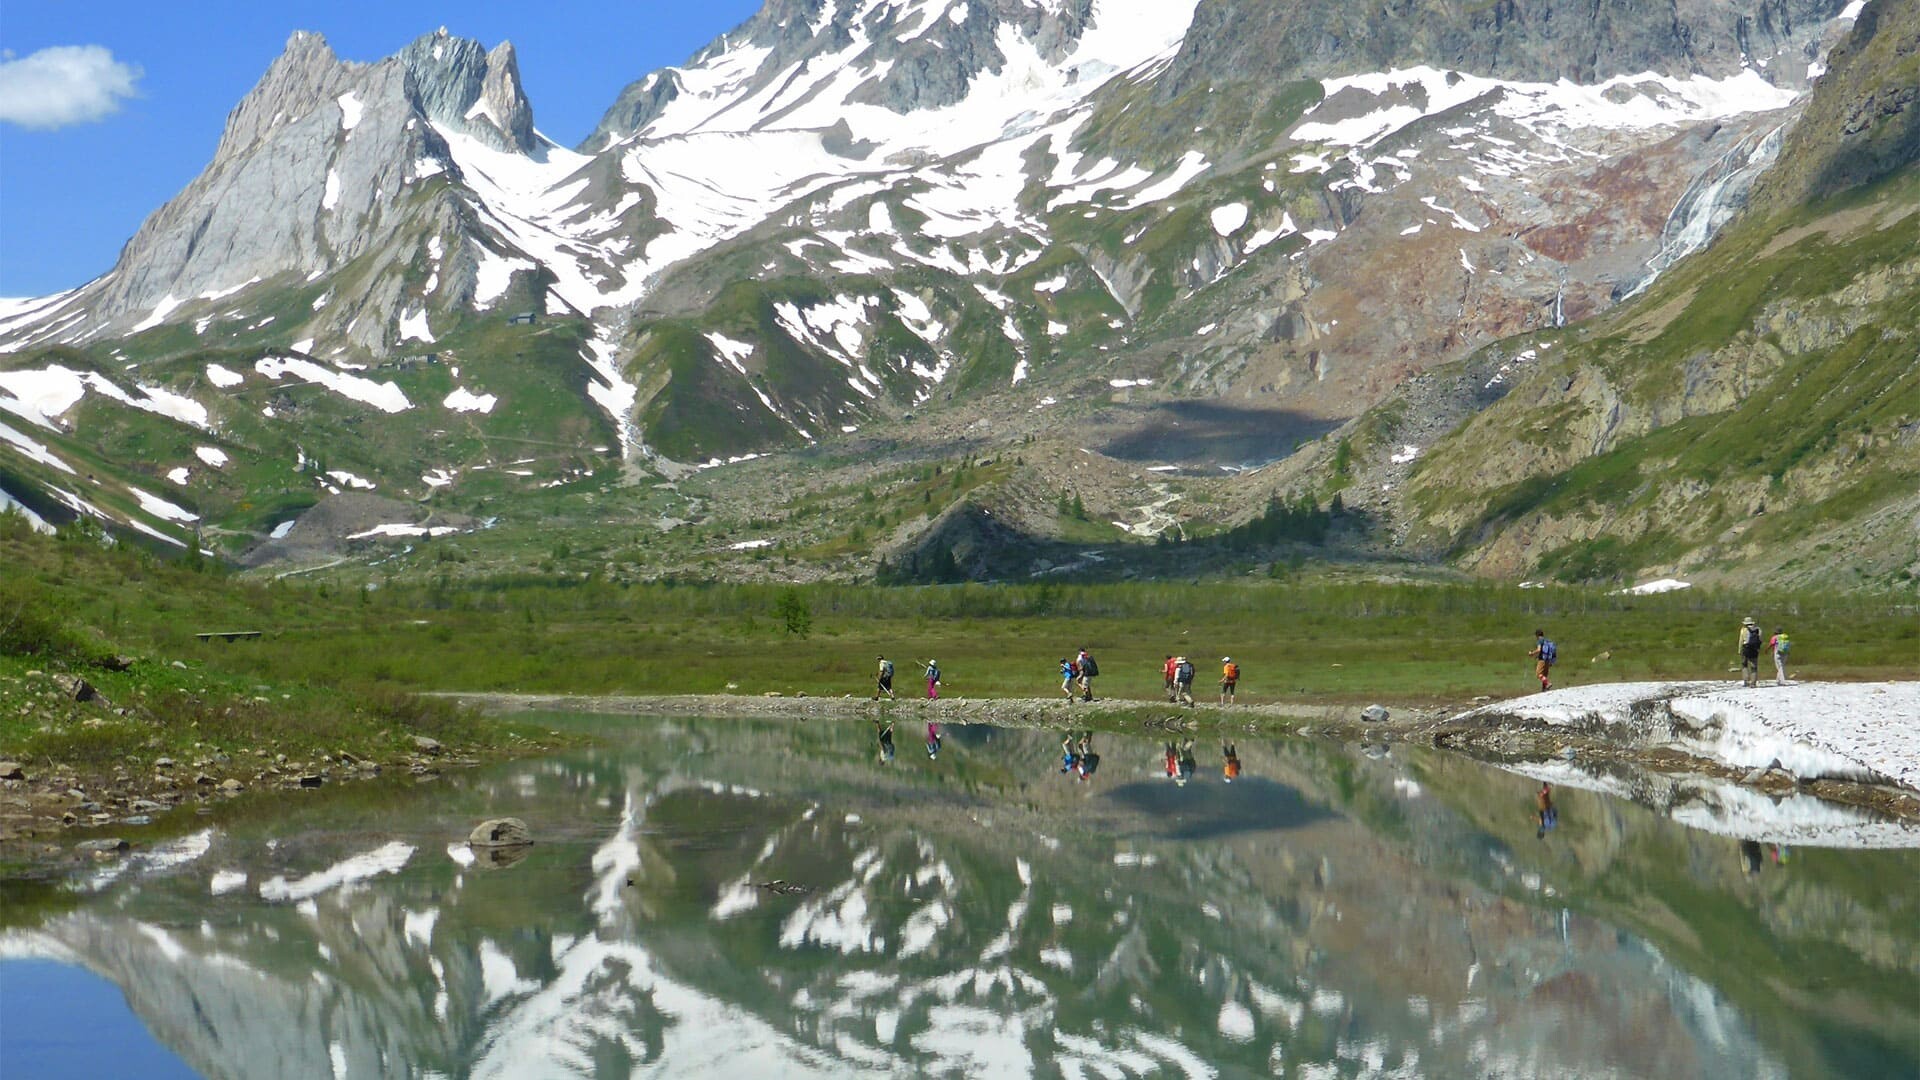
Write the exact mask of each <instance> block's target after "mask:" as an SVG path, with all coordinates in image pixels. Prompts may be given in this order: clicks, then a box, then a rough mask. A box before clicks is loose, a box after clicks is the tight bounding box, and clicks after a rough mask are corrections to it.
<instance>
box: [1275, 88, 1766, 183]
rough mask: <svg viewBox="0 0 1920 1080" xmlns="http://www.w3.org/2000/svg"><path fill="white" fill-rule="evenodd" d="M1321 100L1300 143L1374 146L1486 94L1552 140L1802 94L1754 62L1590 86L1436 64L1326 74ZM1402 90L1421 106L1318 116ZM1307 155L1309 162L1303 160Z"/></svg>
mask: <svg viewBox="0 0 1920 1080" xmlns="http://www.w3.org/2000/svg"><path fill="white" fill-rule="evenodd" d="M1321 86H1322V88H1323V89H1324V90H1325V92H1326V96H1325V98H1323V99H1322V104H1321V105H1319V106H1315V107H1314V108H1313V109H1309V110H1308V111H1307V114H1306V116H1307V118H1306V119H1304V120H1303V122H1302V123H1300V124H1299V125H1297V126H1296V127H1295V128H1294V129H1293V131H1292V132H1291V135H1292V137H1293V138H1294V139H1296V140H1298V141H1300V142H1307V143H1324V144H1326V145H1330V146H1351V147H1362V146H1370V145H1372V144H1374V143H1377V142H1379V141H1380V140H1381V139H1384V138H1386V137H1387V136H1388V135H1391V134H1393V133H1394V132H1396V131H1399V130H1401V129H1403V128H1405V127H1406V126H1407V125H1408V124H1411V123H1413V122H1415V121H1417V120H1420V119H1422V118H1424V117H1428V116H1433V115H1436V114H1438V113H1442V112H1445V111H1447V110H1449V109H1453V108H1457V107H1459V106H1461V105H1464V104H1466V103H1467V102H1470V101H1473V100H1475V99H1476V98H1480V97H1482V96H1486V97H1488V99H1489V101H1490V102H1491V103H1492V104H1491V108H1492V111H1493V112H1494V113H1495V114H1496V115H1499V116H1503V117H1506V118H1508V119H1510V120H1513V121H1515V122H1516V123H1518V124H1520V125H1521V126H1522V127H1525V128H1527V129H1528V130H1529V131H1532V132H1534V133H1535V134H1536V135H1541V136H1544V137H1546V138H1549V139H1553V138H1554V137H1556V136H1557V135H1558V134H1560V133H1563V132H1565V131H1566V130H1568V129H1588V128H1597V129H1601V130H1611V131H1626V130H1644V129H1648V128H1655V127H1663V126H1670V125H1681V124H1690V123H1697V122H1701V121H1707V120H1721V119H1726V118H1729V117H1733V116H1739V115H1743V114H1746V113H1754V112H1767V111H1770V110H1773V109H1781V108H1785V107H1786V106H1788V105H1791V104H1792V103H1793V101H1794V100H1795V98H1797V97H1798V96H1799V95H1798V94H1796V93H1795V92H1794V91H1792V90H1787V89H1783V88H1781V87H1777V86H1774V85H1773V84H1772V83H1769V82H1767V81H1766V79H1765V78H1764V77H1763V76H1761V75H1760V73H1759V72H1757V71H1754V70H1753V69H1751V68H1749V69H1746V70H1743V71H1742V72H1740V74H1738V75H1735V76H1732V77H1731V78H1725V79H1715V78H1711V77H1708V76H1705V75H1695V76H1692V77H1689V78H1685V79H1678V78H1672V77H1669V76H1665V75H1657V74H1654V73H1652V72H1645V73H1642V74H1638V75H1619V76H1615V77H1613V78H1611V79H1608V80H1606V81H1604V82H1601V83H1596V84H1593V85H1589V86H1582V85H1578V84H1575V83H1573V82H1571V81H1569V80H1565V79H1562V80H1561V81H1559V82H1556V83H1527V82H1505V81H1502V80H1499V79H1489V78H1485V77H1483V76H1478V75H1467V74H1463V73H1460V72H1453V71H1440V70H1436V69H1434V68H1431V67H1413V68H1404V69H1399V70H1394V71H1387V72H1372V73H1368V74H1363V75H1351V76H1346V77H1343V78H1337V79H1323V80H1321ZM1347 91H1353V92H1354V94H1368V95H1372V96H1373V97H1376V98H1380V97H1386V96H1388V95H1389V94H1397V95H1400V96H1401V97H1403V98H1404V99H1405V100H1406V101H1408V102H1412V101H1419V102H1421V104H1420V105H1417V106H1416V105H1413V104H1411V103H1408V104H1390V105H1385V106H1382V107H1381V108H1378V109H1374V110H1372V111H1370V112H1367V113H1364V114H1362V115H1359V116H1353V117H1349V118H1347V119H1344V120H1316V119H1312V117H1313V116H1314V115H1315V114H1316V113H1318V112H1320V110H1321V109H1322V108H1324V107H1325V103H1326V102H1328V101H1332V100H1333V99H1334V98H1336V97H1340V98H1342V99H1343V100H1350V99H1351V98H1352V97H1353V96H1354V94H1349V93H1346V92H1347ZM1302 158H1307V159H1308V161H1307V163H1306V165H1304V166H1303V165H1301V164H1300V162H1301V159H1302ZM1295 161H1296V167H1295V169H1294V171H1295V172H1303V171H1321V170H1319V169H1318V168H1317V167H1318V166H1319V165H1321V164H1324V161H1325V158H1324V156H1320V155H1315V156H1309V155H1299V156H1296V158H1295Z"/></svg>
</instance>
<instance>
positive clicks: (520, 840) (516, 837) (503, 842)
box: [467, 817, 533, 848]
mask: <svg viewBox="0 0 1920 1080" xmlns="http://www.w3.org/2000/svg"><path fill="white" fill-rule="evenodd" d="M467 843H468V844H470V845H471V846H473V847H477V848H494V847H523V846H525V845H527V844H531V843H533V831H532V830H530V829H528V828H527V823H526V822H524V821H521V820H520V819H519V818H514V817H503V818H490V819H488V820H486V821H483V822H481V823H480V824H478V825H475V826H474V827H473V834H472V835H471V836H469V837H467Z"/></svg>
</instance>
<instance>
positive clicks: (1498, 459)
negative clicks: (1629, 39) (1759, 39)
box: [1352, 5, 1920, 589]
mask: <svg viewBox="0 0 1920 1080" xmlns="http://www.w3.org/2000/svg"><path fill="white" fill-rule="evenodd" d="M1916 14H1917V13H1916V9H1915V8H1914V6H1913V5H1906V6H1904V7H1902V6H1894V5H1887V6H1885V7H1883V8H1882V9H1881V10H1879V11H1877V12H1876V11H1875V10H1874V8H1872V7H1869V8H1868V9H1867V11H1866V12H1865V13H1864V14H1863V15H1862V16H1861V19H1860V22H1859V24H1858V27H1857V29H1856V30H1855V31H1854V32H1853V34H1852V36H1851V37H1850V38H1848V40H1847V41H1846V43H1845V46H1844V47H1843V48H1836V50H1835V52H1834V54H1833V67H1832V69H1831V70H1830V71H1829V73H1828V74H1827V75H1826V76H1824V77H1823V78H1822V79H1821V80H1820V82H1819V84H1818V86H1817V87H1816V89H1815V91H1814V92H1813V95H1812V97H1811V99H1810V100H1809V101H1808V102H1807V105H1806V109H1805V112H1804V114H1803V115H1802V117H1801V119H1800V120H1799V122H1798V124H1797V125H1796V126H1794V127H1793V128H1791V129H1790V130H1789V131H1788V132H1786V133H1785V134H1784V136H1783V138H1782V142H1783V146H1782V149H1781V150H1780V153H1779V160H1780V164H1779V165H1778V166H1777V167H1776V169H1775V170H1774V171H1772V172H1769V173H1766V174H1765V176H1764V177H1763V179H1762V180H1761V186H1760V188H1759V190H1758V191H1757V193H1756V195H1755V198H1754V201H1753V203H1752V205H1751V207H1750V208H1749V209H1748V211H1747V212H1746V214H1745V215H1744V216H1743V217H1742V218H1741V219H1740V220H1739V221H1738V222H1737V223H1736V224H1735V225H1733V226H1731V227H1730V228H1729V229H1728V231H1727V232H1726V233H1725V234H1724V235H1722V236H1721V237H1720V238H1719V239H1718V240H1717V241H1715V243H1714V244H1713V246H1712V247H1710V248H1708V249H1707V250H1706V251H1705V252H1704V253H1702V254H1699V255H1696V256H1694V257H1693V258H1692V259H1689V260H1687V261H1684V262H1681V263H1679V264H1677V265H1676V266H1674V267H1673V268H1672V269H1671V270H1670V271H1668V272H1667V273H1666V274H1664V275H1663V276H1661V277H1660V278H1659V279H1658V280H1657V281H1655V282H1654V284H1653V285H1652V286H1651V287H1650V288H1648V289H1647V290H1646V292H1645V293H1644V294H1643V295H1641V296H1640V297H1638V298H1636V300H1635V302H1633V303H1631V304H1628V305H1626V306H1624V307H1622V308H1620V309H1619V310H1617V311H1615V312H1613V313H1610V314H1608V315H1606V316H1605V317H1603V318H1600V319H1597V320H1594V321H1593V322H1591V323H1590V324H1587V325H1585V326H1579V327H1570V328H1567V329H1566V330H1562V331H1553V332H1548V331H1542V332H1540V333H1537V334H1534V335H1531V336H1528V337H1525V338H1522V339H1518V340H1515V341H1512V342H1506V343H1502V344H1500V345H1498V346H1495V347H1493V348H1490V349H1488V350H1485V351H1484V352H1482V353H1480V354H1478V355H1476V356H1474V357H1472V358H1470V359H1468V360H1467V361H1465V362H1463V363H1462V364H1459V365H1451V366H1448V367H1446V368H1443V369H1442V370H1441V371H1439V372H1436V373H1435V378H1433V379H1430V380H1426V381H1424V382H1422V383H1421V384H1419V385H1415V386H1411V387H1409V388H1408V389H1407V390H1406V391H1404V392H1402V393H1400V394H1398V395H1396V396H1395V397H1394V398H1393V399H1392V400H1391V401H1390V402H1389V404H1388V405H1387V406H1385V407H1383V408H1382V409H1381V410H1379V411H1378V412H1376V413H1374V414H1371V415H1370V416H1369V417H1367V418H1363V420H1362V421H1360V422H1358V423H1357V424H1356V425H1355V427H1354V428H1353V435H1352V437H1353V438H1356V439H1361V440H1364V442H1365V444H1366V446H1367V447H1368V448H1369V451H1370V452H1371V453H1373V454H1375V455H1377V456H1376V457H1375V458H1374V461H1375V463H1376V464H1375V467H1374V469H1373V470H1372V471H1371V472H1369V473H1368V474H1367V480H1366V485H1367V486H1368V487H1369V488H1371V487H1384V489H1385V492H1386V493H1385V494H1381V495H1373V496H1369V497H1366V498H1365V500H1364V501H1366V502H1368V503H1370V504H1373V505H1376V506H1378V508H1379V509H1380V510H1381V511H1382V512H1383V513H1385V514H1386V515H1388V516H1389V517H1390V518H1392V519H1393V520H1394V522H1395V525H1394V528H1395V529H1396V530H1398V533H1399V540H1398V543H1399V544H1400V545H1402V546H1403V547H1405V548H1410V549H1413V550H1425V551H1428V552H1430V553H1453V554H1456V555H1457V556H1458V557H1459V558H1460V559H1461V561H1462V562H1463V563H1464V564H1465V565H1466V566H1469V567H1472V568H1475V569H1477V570H1479V571H1481V572H1483V573H1488V574H1493V575H1499V576H1524V575H1533V576H1543V575H1544V576H1560V577H1564V578H1567V579H1570V580H1603V581H1619V582H1623V583H1628V584H1631V583H1632V581H1633V580H1635V579H1644V578H1648V577H1654V576H1661V575H1679V576H1683V577H1689V578H1695V579H1702V580H1726V581H1750V580H1753V579H1754V578H1755V577H1756V576H1758V577H1760V578H1762V579H1764V580H1768V581H1773V582H1776V583H1783V582H1784V583H1800V584H1823V585H1832V584H1840V585H1845V586H1850V587H1858V586H1862V585H1867V586H1874V587H1892V588H1900V589H1905V588H1910V587H1911V586H1910V582H1911V580H1912V579H1913V577H1914V575H1916V574H1920V496H1917V495H1916V494H1915V491H1916V484H1917V483H1920V371H1916V369H1915V367H1914V365H1913V348H1914V342H1915V341H1920V322H1917V321H1916V312H1920V255H1916V252H1920V170H1917V169H1916V168H1915V165H1916V163H1917V162H1920V153H1916V151H1915V145H1914V143H1913V139H1912V131H1913V121H1912V108H1911V106H1910V104H1909V103H1910V102H1911V101H1912V100H1913V97H1912V94H1913V86H1914V81H1913V75H1912V66H1911V65H1912V59H1913V56H1914V52H1915V41H1916V37H1915V26H1916V22H1917V21H1920V19H1917V18H1916ZM1876 16H1877V17H1876ZM1454 425H1458V426H1457V427H1455V426H1454ZM1449 429H1451V430H1449ZM1409 444H1412V445H1417V448H1418V449H1419V451H1420V452H1419V456H1418V458H1417V460H1416V459H1408V460H1406V461H1401V462H1397V463H1389V462H1388V461H1387V460H1385V459H1386V457H1387V455H1388V454H1389V453H1397V452H1398V451H1395V450H1394V449H1393V448H1395V447H1400V446H1403V445H1409ZM1401 456H1402V457H1405V456H1406V455H1404V454H1402V455H1401Z"/></svg>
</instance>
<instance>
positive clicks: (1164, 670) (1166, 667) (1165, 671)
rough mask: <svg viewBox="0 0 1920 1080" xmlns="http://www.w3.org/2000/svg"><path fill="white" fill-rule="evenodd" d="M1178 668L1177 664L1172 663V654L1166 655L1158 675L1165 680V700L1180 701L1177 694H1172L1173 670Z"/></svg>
mask: <svg viewBox="0 0 1920 1080" xmlns="http://www.w3.org/2000/svg"><path fill="white" fill-rule="evenodd" d="M1178 666H1179V665H1177V664H1175V663H1174V662H1173V654H1172V653H1168V654H1167V662H1166V663H1164V664H1162V665H1161V666H1160V674H1161V675H1162V676H1164V677H1165V679H1166V686H1165V690H1166V692H1167V700H1168V701H1179V700H1180V698H1179V696H1178V695H1177V694H1175V693H1174V690H1173V675H1174V669H1175V668H1176V667H1178Z"/></svg>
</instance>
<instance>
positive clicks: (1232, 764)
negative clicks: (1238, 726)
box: [1220, 743, 1240, 784]
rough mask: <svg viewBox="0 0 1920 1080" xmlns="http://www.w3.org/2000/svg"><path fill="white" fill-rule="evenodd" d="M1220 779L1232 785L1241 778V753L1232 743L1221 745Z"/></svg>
mask: <svg viewBox="0 0 1920 1080" xmlns="http://www.w3.org/2000/svg"><path fill="white" fill-rule="evenodd" d="M1220 756H1221V758H1222V759H1224V760H1222V761H1221V763H1220V779H1222V780H1224V781H1225V782H1227V783H1229V784H1231V783H1233V782H1234V781H1235V780H1238V779H1239V778H1240V751H1239V750H1237V749H1235V747H1234V745H1233V744H1232V743H1222V744H1220Z"/></svg>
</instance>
